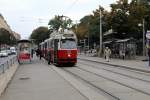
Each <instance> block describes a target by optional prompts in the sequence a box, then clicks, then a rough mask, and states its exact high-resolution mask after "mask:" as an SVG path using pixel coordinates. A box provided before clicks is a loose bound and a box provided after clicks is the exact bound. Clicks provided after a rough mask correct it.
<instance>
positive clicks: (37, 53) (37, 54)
mask: <svg viewBox="0 0 150 100" xmlns="http://www.w3.org/2000/svg"><path fill="white" fill-rule="evenodd" d="M36 56H37V57H38V56H39V48H38V49H37V50H36Z"/></svg>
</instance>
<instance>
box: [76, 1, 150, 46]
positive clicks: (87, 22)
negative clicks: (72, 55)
mask: <svg viewBox="0 0 150 100" xmlns="http://www.w3.org/2000/svg"><path fill="white" fill-rule="evenodd" d="M110 6H111V11H110V12H108V11H106V10H105V9H104V8H103V7H100V8H98V9H96V10H94V11H93V14H92V15H86V16H84V17H83V18H82V19H81V20H80V23H79V24H78V27H77V29H76V30H75V31H76V32H77V36H78V38H79V39H83V38H85V37H87V35H88V34H89V35H90V40H91V41H90V42H91V43H92V44H93V43H94V42H96V43H99V32H100V30H99V29H100V27H99V25H100V13H99V12H100V10H101V12H102V14H101V16H102V32H103V33H105V32H106V31H108V30H110V29H113V30H114V31H115V32H116V35H115V37H116V38H120V39H123V38H130V37H133V38H134V39H137V40H139V39H142V27H141V26H139V24H142V23H143V20H145V28H146V30H150V1H149V0H132V1H131V2H129V1H128V0H118V1H117V2H116V3H113V4H111V5H110Z"/></svg>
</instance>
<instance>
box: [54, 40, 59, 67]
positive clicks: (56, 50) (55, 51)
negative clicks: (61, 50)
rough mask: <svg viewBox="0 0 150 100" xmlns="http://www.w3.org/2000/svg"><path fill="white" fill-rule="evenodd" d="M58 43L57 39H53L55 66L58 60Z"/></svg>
mask: <svg viewBox="0 0 150 100" xmlns="http://www.w3.org/2000/svg"><path fill="white" fill-rule="evenodd" d="M58 43H59V40H58V39H55V40H54V63H56V64H57V60H58V59H57V58H58V55H57V53H58Z"/></svg>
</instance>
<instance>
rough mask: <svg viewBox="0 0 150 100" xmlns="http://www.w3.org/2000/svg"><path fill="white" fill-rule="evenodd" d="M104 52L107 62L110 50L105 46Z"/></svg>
mask: <svg viewBox="0 0 150 100" xmlns="http://www.w3.org/2000/svg"><path fill="white" fill-rule="evenodd" d="M104 54H105V57H106V61H107V62H109V60H110V56H111V50H110V49H109V48H108V47H106V48H105V50H104Z"/></svg>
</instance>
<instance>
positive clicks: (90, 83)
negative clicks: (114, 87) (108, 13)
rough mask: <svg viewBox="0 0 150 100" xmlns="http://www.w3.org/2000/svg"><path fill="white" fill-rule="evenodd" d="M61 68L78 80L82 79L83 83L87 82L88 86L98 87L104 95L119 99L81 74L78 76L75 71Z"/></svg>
mask: <svg viewBox="0 0 150 100" xmlns="http://www.w3.org/2000/svg"><path fill="white" fill-rule="evenodd" d="M63 70H64V71H65V72H67V73H69V74H71V75H73V76H74V77H76V78H79V79H80V80H82V81H84V82H85V83H87V84H89V85H90V86H92V87H94V88H96V89H98V90H99V91H101V92H103V93H104V94H106V95H108V96H110V97H112V98H114V99H115V100H121V99H120V98H119V97H117V96H115V95H113V94H112V93H110V92H108V91H106V90H104V89H102V88H100V87H98V86H96V85H95V84H93V83H92V82H90V81H88V80H86V79H84V78H82V77H81V76H79V75H77V74H75V73H73V72H71V71H69V70H67V69H65V68H63Z"/></svg>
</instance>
